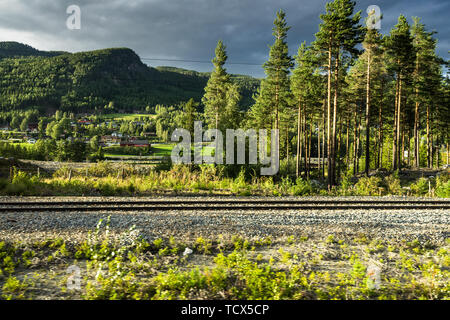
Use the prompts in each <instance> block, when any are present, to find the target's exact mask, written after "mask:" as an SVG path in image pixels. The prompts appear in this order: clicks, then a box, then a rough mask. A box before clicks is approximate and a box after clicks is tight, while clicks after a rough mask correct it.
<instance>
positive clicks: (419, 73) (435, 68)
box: [411, 17, 442, 167]
mask: <svg viewBox="0 0 450 320" xmlns="http://www.w3.org/2000/svg"><path fill="white" fill-rule="evenodd" d="M413 21H414V24H413V26H412V28H411V34H412V36H413V45H414V48H415V54H416V56H415V61H414V73H413V75H414V77H413V79H414V82H413V85H414V100H415V101H414V102H415V108H414V165H415V166H416V167H419V166H420V159H419V157H420V152H419V150H420V111H421V110H420V107H421V106H422V105H424V104H426V105H427V106H428V105H429V104H431V103H432V101H433V100H435V99H436V95H437V93H438V90H439V86H440V85H441V78H442V76H441V72H440V69H441V68H440V64H441V63H442V62H440V61H439V60H440V59H438V57H437V56H436V52H435V51H436V44H437V40H436V39H434V38H433V34H434V32H427V31H426V30H425V25H423V24H422V23H420V18H417V17H413ZM428 148H429V146H428ZM427 162H428V164H430V162H431V161H430V152H428V159H427Z"/></svg>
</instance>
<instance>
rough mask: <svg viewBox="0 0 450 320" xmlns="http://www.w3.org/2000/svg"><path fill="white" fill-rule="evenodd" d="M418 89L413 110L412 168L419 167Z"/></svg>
mask: <svg viewBox="0 0 450 320" xmlns="http://www.w3.org/2000/svg"><path fill="white" fill-rule="evenodd" d="M418 97H419V89H417V88H416V107H415V110H414V166H415V167H416V168H419V167H420V163H419V101H418Z"/></svg>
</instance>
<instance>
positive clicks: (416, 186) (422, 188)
mask: <svg viewBox="0 0 450 320" xmlns="http://www.w3.org/2000/svg"><path fill="white" fill-rule="evenodd" d="M410 187H411V191H412V192H413V193H414V194H415V195H417V196H424V195H426V194H427V193H428V180H427V179H425V178H420V179H419V180H417V182H416V183H412V184H411V186H410Z"/></svg>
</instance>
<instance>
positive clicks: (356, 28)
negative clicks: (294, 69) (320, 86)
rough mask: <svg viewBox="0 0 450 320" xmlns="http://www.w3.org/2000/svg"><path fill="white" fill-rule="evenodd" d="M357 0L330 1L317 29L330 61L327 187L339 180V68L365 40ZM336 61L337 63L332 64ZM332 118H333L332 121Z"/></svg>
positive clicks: (319, 43) (319, 44)
mask: <svg viewBox="0 0 450 320" xmlns="http://www.w3.org/2000/svg"><path fill="white" fill-rule="evenodd" d="M354 8H355V2H354V1H350V0H335V1H333V2H330V3H327V5H326V14H322V15H320V19H321V20H322V21H323V22H322V23H321V24H320V26H319V28H320V29H319V32H318V33H316V40H315V41H314V46H315V48H316V49H317V50H318V51H322V52H324V53H326V56H327V63H326V70H327V145H328V152H327V153H328V187H329V188H331V186H333V185H335V184H336V125H337V120H338V119H337V117H338V97H339V72H340V70H341V66H342V63H343V60H344V57H345V55H350V56H352V57H353V56H355V55H357V54H358V53H359V51H358V50H357V49H356V48H355V47H356V45H357V44H358V43H361V42H362V40H363V36H364V32H363V30H364V29H363V28H362V27H361V26H360V25H359V20H360V19H361V12H357V13H356V14H354ZM333 64H334V65H333ZM332 75H334V102H333V103H334V105H333V112H331V95H332ZM331 119H333V121H332V122H331Z"/></svg>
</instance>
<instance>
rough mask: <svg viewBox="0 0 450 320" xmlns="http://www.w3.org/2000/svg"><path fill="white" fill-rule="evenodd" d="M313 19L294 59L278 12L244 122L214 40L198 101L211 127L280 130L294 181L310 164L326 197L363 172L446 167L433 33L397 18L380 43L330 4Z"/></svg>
mask: <svg viewBox="0 0 450 320" xmlns="http://www.w3.org/2000/svg"><path fill="white" fill-rule="evenodd" d="M320 19H321V24H320V25H319V31H318V32H317V33H316V34H315V40H314V41H313V42H312V43H311V44H309V45H307V44H306V43H305V42H304V43H301V44H300V46H299V48H298V51H297V54H296V55H295V56H294V57H291V56H290V55H289V50H288V43H287V34H288V31H289V29H290V27H289V26H288V25H287V20H286V14H285V12H283V11H282V10H280V11H278V12H277V14H276V18H275V20H274V25H273V29H272V34H273V36H274V43H273V44H272V45H271V47H270V52H269V59H268V61H267V62H265V63H264V64H263V68H264V71H265V74H266V77H265V78H264V79H262V81H261V85H260V87H259V89H258V91H257V93H256V94H255V95H254V100H255V103H254V104H253V105H252V106H251V108H250V109H249V110H248V112H245V113H242V110H240V109H239V90H238V88H236V87H235V85H234V84H233V83H231V82H230V79H229V75H228V74H227V72H226V70H225V68H224V65H225V63H226V60H227V54H226V47H225V45H224V43H223V42H222V41H219V42H218V44H217V47H216V50H215V58H214V59H213V60H212V62H213V65H214V70H213V72H212V74H211V77H210V79H209V81H208V83H207V85H206V88H205V94H204V96H203V99H202V102H203V104H204V118H205V120H206V122H207V123H208V126H209V128H218V129H224V128H235V127H237V126H241V127H245V128H255V129H269V130H273V129H278V130H279V132H280V134H279V145H280V156H281V157H283V158H284V159H286V161H288V162H289V161H292V158H291V159H290V157H292V156H293V155H296V159H295V164H296V175H297V176H300V175H305V176H306V177H309V176H310V174H311V173H313V170H312V166H311V161H310V159H311V156H312V155H314V156H315V157H317V158H318V161H319V164H318V168H317V169H316V170H314V174H315V175H317V176H319V177H322V178H325V177H326V178H327V182H328V186H329V188H331V187H332V186H334V185H336V184H337V181H339V178H340V177H341V175H342V172H344V173H347V172H349V171H350V172H351V171H352V172H353V173H354V174H356V173H358V172H360V169H362V168H361V167H364V168H363V170H364V172H365V174H366V175H368V174H369V170H370V169H378V168H388V169H392V170H397V169H401V168H402V167H404V166H410V167H430V168H431V167H433V166H438V165H439V164H441V163H442V161H443V160H444V161H447V162H448V143H449V136H448V133H449V127H448V126H449V122H450V121H449V120H450V117H449V115H450V112H449V105H450V103H449V88H450V86H449V84H450V82H449V78H448V74H447V75H444V74H443V69H444V67H445V66H447V67H448V61H447V62H446V61H444V60H443V59H442V58H440V57H439V56H438V55H437V54H436V45H437V39H436V38H435V32H432V31H428V30H427V28H426V26H425V25H424V24H423V23H422V22H421V20H420V18H417V17H414V18H413V20H412V22H413V23H412V24H410V23H409V22H408V20H407V18H406V17H405V16H403V15H400V16H399V18H398V22H397V24H396V25H395V26H394V27H393V28H392V30H391V31H390V33H389V34H387V35H383V34H381V33H380V32H379V31H378V30H377V29H375V28H369V27H367V26H366V24H365V23H363V22H364V21H362V17H361V12H355V2H353V1H349V0H335V1H333V2H329V3H327V4H326V8H325V13H323V14H321V15H320ZM442 147H444V148H446V150H447V159H446V160H445V159H441V158H440V150H441V148H442ZM313 149H314V150H313ZM361 160H363V161H361ZM325 168H326V173H325Z"/></svg>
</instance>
